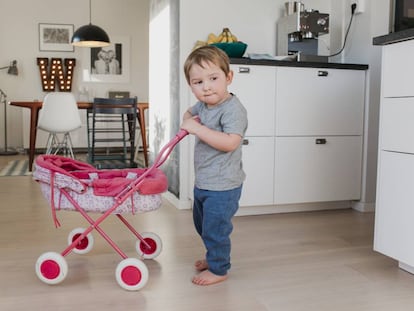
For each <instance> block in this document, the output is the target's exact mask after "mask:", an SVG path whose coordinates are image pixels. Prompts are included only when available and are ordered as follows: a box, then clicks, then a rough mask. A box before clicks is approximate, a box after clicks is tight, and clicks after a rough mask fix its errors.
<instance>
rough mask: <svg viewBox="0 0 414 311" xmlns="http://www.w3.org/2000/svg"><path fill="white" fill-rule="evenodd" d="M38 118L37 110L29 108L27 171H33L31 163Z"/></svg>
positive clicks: (33, 154)
mask: <svg viewBox="0 0 414 311" xmlns="http://www.w3.org/2000/svg"><path fill="white" fill-rule="evenodd" d="M38 118H39V108H38V107H34V106H33V107H31V108H30V144H29V171H30V172H31V171H32V170H33V161H34V156H35V149H36V135H37V121H38Z"/></svg>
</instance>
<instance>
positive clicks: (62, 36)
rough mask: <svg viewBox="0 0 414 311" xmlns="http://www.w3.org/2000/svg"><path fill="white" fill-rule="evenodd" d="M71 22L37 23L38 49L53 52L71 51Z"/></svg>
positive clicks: (72, 47) (72, 49)
mask: <svg viewBox="0 0 414 311" xmlns="http://www.w3.org/2000/svg"><path fill="white" fill-rule="evenodd" d="M73 29H74V25H73V24H50V23H39V50H40V51H44V52H46V51H53V52H73V51H74V50H75V48H74V46H73V45H72V44H71V40H72V36H73Z"/></svg>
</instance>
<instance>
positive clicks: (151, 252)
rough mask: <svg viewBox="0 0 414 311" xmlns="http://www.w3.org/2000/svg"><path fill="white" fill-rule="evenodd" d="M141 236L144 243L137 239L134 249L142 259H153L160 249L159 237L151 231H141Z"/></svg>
mask: <svg viewBox="0 0 414 311" xmlns="http://www.w3.org/2000/svg"><path fill="white" fill-rule="evenodd" d="M141 236H142V238H143V239H144V241H145V243H144V242H143V241H141V240H138V241H137V244H136V250H137V253H138V255H140V257H141V258H143V259H153V258H155V257H157V256H158V255H159V254H160V253H161V250H162V241H161V238H160V237H159V236H158V235H156V234H155V233H153V232H143V233H142V234H141Z"/></svg>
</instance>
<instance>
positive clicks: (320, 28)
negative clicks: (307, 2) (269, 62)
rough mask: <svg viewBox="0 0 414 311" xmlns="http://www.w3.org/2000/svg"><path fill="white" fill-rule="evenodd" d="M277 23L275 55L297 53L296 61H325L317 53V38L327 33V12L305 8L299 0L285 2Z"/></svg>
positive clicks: (324, 57) (325, 58) (325, 59)
mask: <svg viewBox="0 0 414 311" xmlns="http://www.w3.org/2000/svg"><path fill="white" fill-rule="evenodd" d="M285 9H286V13H285V16H283V17H281V18H280V19H279V21H278V23H277V48H276V51H277V53H276V54H277V55H293V54H296V55H297V60H298V61H317V62H327V61H328V56H322V55H319V44H318V43H319V42H318V38H319V36H321V35H324V34H328V33H329V14H324V13H319V11H316V10H305V8H304V5H303V3H301V2H286V3H285Z"/></svg>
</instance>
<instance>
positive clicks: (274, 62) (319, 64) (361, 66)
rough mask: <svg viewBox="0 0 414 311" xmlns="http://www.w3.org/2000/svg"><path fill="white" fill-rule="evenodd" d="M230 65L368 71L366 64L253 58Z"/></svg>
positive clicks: (243, 59) (232, 60)
mask: <svg viewBox="0 0 414 311" xmlns="http://www.w3.org/2000/svg"><path fill="white" fill-rule="evenodd" d="M230 63H231V64H234V65H262V66H280V67H305V68H332V69H354V70H367V69H368V65H365V64H345V63H326V62H296V61H283V60H267V59H251V58H230Z"/></svg>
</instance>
